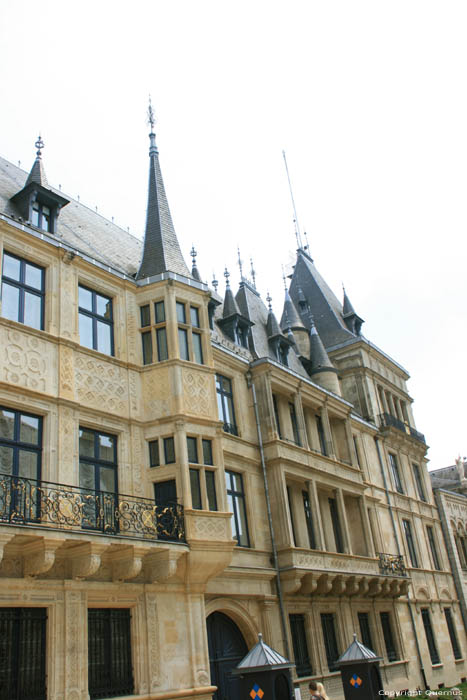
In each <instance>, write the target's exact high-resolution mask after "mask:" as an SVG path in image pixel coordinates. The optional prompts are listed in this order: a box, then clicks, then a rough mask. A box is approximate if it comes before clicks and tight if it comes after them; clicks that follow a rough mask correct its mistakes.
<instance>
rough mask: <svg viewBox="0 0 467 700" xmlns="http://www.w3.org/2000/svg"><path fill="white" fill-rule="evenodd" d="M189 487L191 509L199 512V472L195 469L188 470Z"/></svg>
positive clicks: (200, 506)
mask: <svg viewBox="0 0 467 700" xmlns="http://www.w3.org/2000/svg"><path fill="white" fill-rule="evenodd" d="M190 485H191V502H192V504H193V508H195V509H196V510H201V508H202V505H201V486H200V482H199V471H198V470H197V469H190Z"/></svg>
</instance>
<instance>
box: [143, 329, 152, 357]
mask: <svg viewBox="0 0 467 700" xmlns="http://www.w3.org/2000/svg"><path fill="white" fill-rule="evenodd" d="M141 341H142V343H143V365H150V364H151V363H152V333H151V331H149V333H142V334H141Z"/></svg>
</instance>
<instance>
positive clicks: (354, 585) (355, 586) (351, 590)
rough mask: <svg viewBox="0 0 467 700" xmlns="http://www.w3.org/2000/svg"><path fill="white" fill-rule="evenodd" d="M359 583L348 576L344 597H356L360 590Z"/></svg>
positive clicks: (355, 578)
mask: <svg viewBox="0 0 467 700" xmlns="http://www.w3.org/2000/svg"><path fill="white" fill-rule="evenodd" d="M360 583H361V582H360V581H359V580H358V579H357V577H356V576H350V577H349V578H348V579H347V581H346V586H345V595H347V596H349V598H350V597H352V596H354V595H357V593H358V592H359V590H360Z"/></svg>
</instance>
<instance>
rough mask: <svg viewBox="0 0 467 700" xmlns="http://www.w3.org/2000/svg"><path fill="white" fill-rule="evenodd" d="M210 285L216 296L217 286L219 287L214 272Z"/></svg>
mask: <svg viewBox="0 0 467 700" xmlns="http://www.w3.org/2000/svg"><path fill="white" fill-rule="evenodd" d="M211 284H212V286H213V287H214V291H215V292H216V294H217V288H218V286H219V280H217V279H216V273H215V272H213V273H212V282H211Z"/></svg>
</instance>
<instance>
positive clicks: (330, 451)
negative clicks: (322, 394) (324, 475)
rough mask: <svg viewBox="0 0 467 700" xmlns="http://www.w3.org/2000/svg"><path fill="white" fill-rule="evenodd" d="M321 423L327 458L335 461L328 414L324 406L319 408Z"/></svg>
mask: <svg viewBox="0 0 467 700" xmlns="http://www.w3.org/2000/svg"><path fill="white" fill-rule="evenodd" d="M321 421H322V424H323V432H324V440H325V443H326V452H327V456H328V457H331V458H332V459H336V454H335V452H334V443H333V440H332V431H331V423H330V420H329V412H328V407H327V406H326V404H324V405H323V407H322V408H321Z"/></svg>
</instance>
